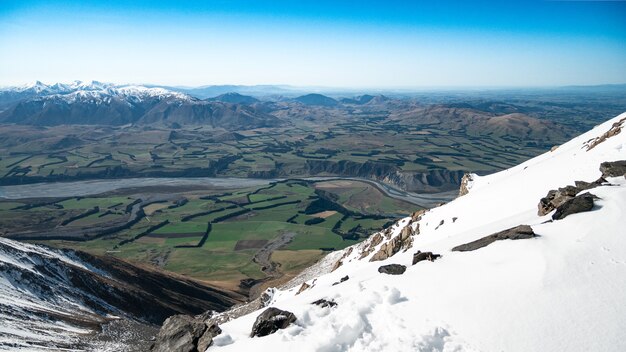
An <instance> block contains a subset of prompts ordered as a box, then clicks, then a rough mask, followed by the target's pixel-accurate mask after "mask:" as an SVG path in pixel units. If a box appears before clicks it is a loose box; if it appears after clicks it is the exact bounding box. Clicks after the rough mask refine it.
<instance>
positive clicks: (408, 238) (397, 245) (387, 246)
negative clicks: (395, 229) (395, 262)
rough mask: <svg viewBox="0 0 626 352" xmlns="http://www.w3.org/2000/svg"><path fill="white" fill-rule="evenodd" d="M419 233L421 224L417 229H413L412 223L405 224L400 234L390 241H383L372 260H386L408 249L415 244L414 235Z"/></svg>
mask: <svg viewBox="0 0 626 352" xmlns="http://www.w3.org/2000/svg"><path fill="white" fill-rule="evenodd" d="M418 233H419V224H417V225H416V230H415V231H414V230H413V227H412V224H411V223H409V224H408V225H407V226H405V227H404V228H403V229H402V231H400V233H399V234H397V235H396V236H395V237H394V238H392V239H391V240H390V241H387V242H385V243H383V245H382V246H380V249H379V250H378V252H376V253H375V254H374V255H373V256H372V258H371V259H370V262H375V261H379V260H385V259H387V258H389V257H391V256H393V255H394V254H396V253H398V252H399V251H401V250H407V249H409V248H411V247H412V246H413V236H414V235H416V234H418Z"/></svg>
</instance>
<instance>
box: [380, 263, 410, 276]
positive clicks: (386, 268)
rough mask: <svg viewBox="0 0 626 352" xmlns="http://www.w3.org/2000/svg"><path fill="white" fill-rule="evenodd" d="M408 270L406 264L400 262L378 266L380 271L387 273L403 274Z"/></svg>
mask: <svg viewBox="0 0 626 352" xmlns="http://www.w3.org/2000/svg"><path fill="white" fill-rule="evenodd" d="M405 271H406V266H404V265H400V264H387V265H383V266H381V267H379V268H378V272H379V273H381V274H387V275H402V274H404V272H405Z"/></svg>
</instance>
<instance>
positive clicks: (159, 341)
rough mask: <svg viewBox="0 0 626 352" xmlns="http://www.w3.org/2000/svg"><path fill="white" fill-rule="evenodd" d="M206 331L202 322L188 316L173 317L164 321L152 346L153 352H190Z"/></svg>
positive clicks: (195, 348) (194, 349)
mask: <svg viewBox="0 0 626 352" xmlns="http://www.w3.org/2000/svg"><path fill="white" fill-rule="evenodd" d="M206 330H207V326H206V324H204V322H203V321H200V320H197V319H194V318H193V317H191V316H189V315H173V316H171V317H169V318H167V319H166V320H165V322H164V323H163V326H162V327H161V330H159V333H158V334H157V336H156V341H155V342H154V345H153V346H152V351H153V352H192V351H196V350H197V345H198V340H199V339H200V337H202V335H203V334H204V332H205V331H206Z"/></svg>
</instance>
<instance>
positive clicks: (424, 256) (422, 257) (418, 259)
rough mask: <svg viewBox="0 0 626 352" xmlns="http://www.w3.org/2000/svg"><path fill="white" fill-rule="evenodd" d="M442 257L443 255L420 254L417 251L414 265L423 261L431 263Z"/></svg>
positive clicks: (414, 256)
mask: <svg viewBox="0 0 626 352" xmlns="http://www.w3.org/2000/svg"><path fill="white" fill-rule="evenodd" d="M439 257H441V255H439V254H433V252H420V251H417V253H415V254H413V265H415V264H417V263H419V262H421V261H423V260H428V261H430V262H432V261H434V260H435V259H437V258H439Z"/></svg>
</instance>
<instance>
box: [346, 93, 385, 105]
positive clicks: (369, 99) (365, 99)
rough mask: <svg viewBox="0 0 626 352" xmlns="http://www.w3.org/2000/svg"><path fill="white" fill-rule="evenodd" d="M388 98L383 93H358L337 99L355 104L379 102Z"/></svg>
mask: <svg viewBox="0 0 626 352" xmlns="http://www.w3.org/2000/svg"><path fill="white" fill-rule="evenodd" d="M389 100H390V99H389V98H387V97H386V96H384V95H369V94H365V95H359V96H356V97H354V98H343V99H340V100H339V101H340V102H341V103H343V104H355V105H364V104H381V103H384V102H386V101H389Z"/></svg>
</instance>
